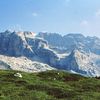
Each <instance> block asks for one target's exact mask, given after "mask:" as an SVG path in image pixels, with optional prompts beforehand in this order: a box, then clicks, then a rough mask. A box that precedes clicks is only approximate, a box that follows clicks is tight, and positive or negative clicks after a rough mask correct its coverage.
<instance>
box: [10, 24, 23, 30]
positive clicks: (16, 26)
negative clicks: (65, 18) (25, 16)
mask: <svg viewBox="0 0 100 100" xmlns="http://www.w3.org/2000/svg"><path fill="white" fill-rule="evenodd" d="M8 29H9V30H10V31H23V29H22V26H21V25H19V24H16V25H10V26H9V27H8Z"/></svg>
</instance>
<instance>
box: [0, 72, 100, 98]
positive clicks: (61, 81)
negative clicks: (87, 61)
mask: <svg viewBox="0 0 100 100" xmlns="http://www.w3.org/2000/svg"><path fill="white" fill-rule="evenodd" d="M16 73H20V74H21V75H22V78H20V77H16V76H14V75H15V74H16ZM0 99H1V100H99V99H100V80H99V79H96V78H87V77H82V76H80V75H76V74H70V73H67V72H64V71H46V72H40V73H31V74H30V73H25V72H18V71H2V70H0Z"/></svg>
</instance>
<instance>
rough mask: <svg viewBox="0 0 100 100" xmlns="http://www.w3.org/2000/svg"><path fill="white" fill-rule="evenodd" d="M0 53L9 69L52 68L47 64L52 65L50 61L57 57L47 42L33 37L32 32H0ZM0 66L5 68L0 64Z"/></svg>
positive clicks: (37, 69)
mask: <svg viewBox="0 0 100 100" xmlns="http://www.w3.org/2000/svg"><path fill="white" fill-rule="evenodd" d="M0 54H1V56H0V59H1V60H2V61H4V62H5V63H7V64H8V65H9V66H11V67H10V68H11V69H14V70H21V71H27V72H38V71H45V70H46V69H47V70H51V69H53V68H52V67H50V66H49V65H53V64H52V61H54V60H55V59H57V56H56V54H55V53H54V52H53V51H52V50H49V48H48V44H47V42H46V41H45V40H43V39H40V38H35V37H34V35H33V34H32V32H9V31H5V32H3V33H0ZM23 57H26V58H25V59H24V58H23ZM18 60H19V61H18ZM43 63H45V64H43ZM47 64H48V65H47ZM0 68H2V69H5V67H4V68H3V67H2V66H0Z"/></svg>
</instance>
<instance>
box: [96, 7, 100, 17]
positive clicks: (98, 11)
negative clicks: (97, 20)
mask: <svg viewBox="0 0 100 100" xmlns="http://www.w3.org/2000/svg"><path fill="white" fill-rule="evenodd" d="M95 16H96V17H100V9H98V10H97V11H96V13H95Z"/></svg>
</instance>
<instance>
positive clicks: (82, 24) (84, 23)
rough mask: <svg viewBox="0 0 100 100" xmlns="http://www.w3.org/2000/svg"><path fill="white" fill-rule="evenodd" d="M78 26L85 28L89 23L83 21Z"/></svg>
mask: <svg viewBox="0 0 100 100" xmlns="http://www.w3.org/2000/svg"><path fill="white" fill-rule="evenodd" d="M80 25H81V26H85V27H87V26H88V25H89V22H88V21H87V20H83V21H81V24H80Z"/></svg>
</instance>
